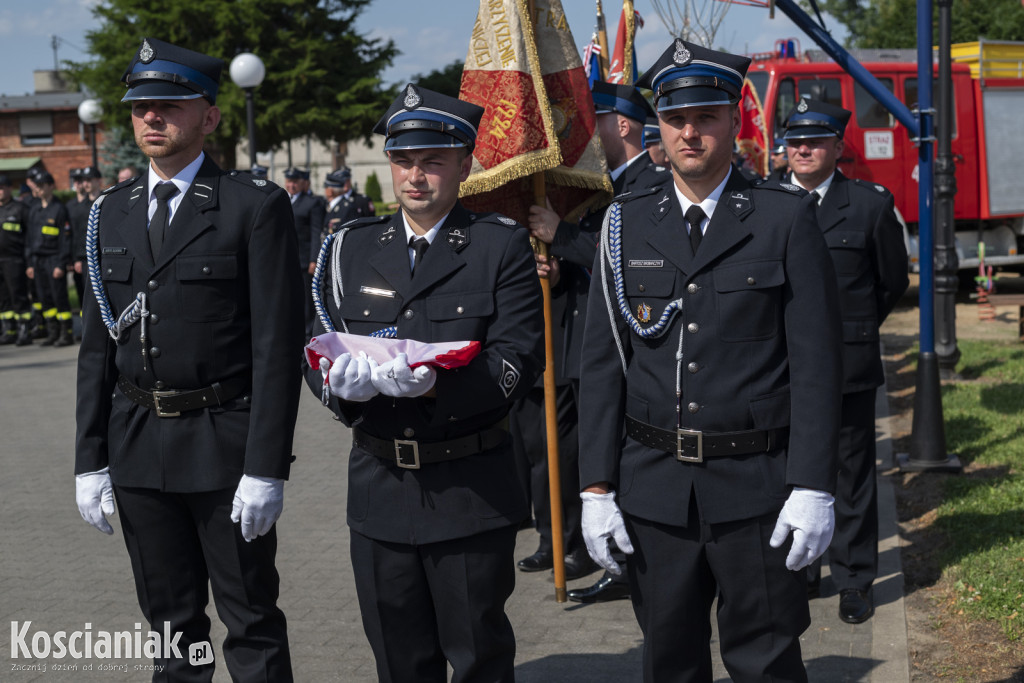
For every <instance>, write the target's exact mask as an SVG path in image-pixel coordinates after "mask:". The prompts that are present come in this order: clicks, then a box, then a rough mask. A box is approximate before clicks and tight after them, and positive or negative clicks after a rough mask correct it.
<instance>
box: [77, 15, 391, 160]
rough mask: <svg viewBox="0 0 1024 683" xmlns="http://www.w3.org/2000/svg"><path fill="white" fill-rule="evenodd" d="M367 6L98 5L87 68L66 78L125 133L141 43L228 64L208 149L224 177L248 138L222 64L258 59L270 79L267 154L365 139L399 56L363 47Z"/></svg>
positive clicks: (240, 98) (264, 127) (379, 43)
mask: <svg viewBox="0 0 1024 683" xmlns="http://www.w3.org/2000/svg"><path fill="white" fill-rule="evenodd" d="M369 3H370V0H318V1H310V0H234V1H233V2H205V1H204V0H177V1H176V2H173V3H153V2H151V1H150V0H102V1H101V2H100V3H99V4H97V5H96V7H94V8H93V14H94V15H95V16H96V17H97V18H98V19H99V20H100V22H101V24H100V27H99V28H98V29H96V30H94V31H90V32H88V33H87V34H86V40H87V41H88V43H89V49H88V52H89V54H90V55H92V56H93V59H91V60H89V61H85V62H78V63H71V64H70V69H69V70H70V72H71V75H72V78H73V79H74V80H75V81H76V82H77V83H79V84H80V85H82V86H84V87H85V88H86V89H87V90H89V91H90V92H92V93H95V95H96V97H98V98H99V99H100V100H102V101H103V104H104V112H105V114H104V120H105V122H106V124H107V127H108V129H109V128H113V127H115V126H117V125H121V126H124V125H125V123H126V121H127V118H128V106H127V105H126V104H121V103H120V99H121V97H122V96H123V95H124V86H123V85H122V84H121V83H120V79H121V75H122V74H123V73H124V70H125V68H126V67H127V66H128V64H129V62H130V61H131V59H132V57H133V55H134V54H135V53H136V52H137V51H138V49H139V46H140V45H141V44H142V39H143V38H144V37H147V36H152V37H154V38H159V39H161V40H165V41H167V42H170V43H173V44H175V45H181V46H183V47H188V48H189V49H192V50H197V51H199V52H203V53H205V54H208V55H211V56H215V57H220V58H221V59H223V60H224V62H225V69H224V72H223V74H222V75H221V80H220V92H219V94H218V96H217V105H218V106H219V107H220V109H221V112H222V114H223V116H222V119H221V123H220V126H219V127H218V128H217V131H216V132H215V133H214V134H213V135H212V136H210V138H209V140H208V146H209V147H210V149H211V151H212V152H214V153H215V154H216V153H218V152H219V153H220V156H221V159H222V160H223V163H224V164H225V165H227V166H228V167H231V166H234V165H235V159H234V148H235V142H236V141H237V140H238V139H240V138H243V137H244V136H245V135H246V123H245V94H244V92H243V91H242V89H241V88H239V87H237V86H236V85H235V84H234V83H232V82H231V78H230V77H229V75H228V70H227V68H226V67H227V64H230V62H231V59H232V58H233V57H234V56H235V55H237V54H238V53H240V52H253V53H255V54H257V55H258V56H259V57H260V59H262V60H263V63H264V64H265V65H266V68H267V76H266V78H265V79H264V81H263V83H262V85H260V86H259V87H258V88H256V90H255V93H254V94H255V98H256V131H257V144H258V145H259V148H260V149H271V148H274V147H277V146H279V145H281V144H283V143H284V142H285V141H286V140H291V139H294V138H299V137H304V136H306V135H312V136H313V137H315V138H317V139H318V140H321V141H328V140H332V139H333V140H347V139H354V138H367V137H368V136H369V135H370V130H371V128H372V127H373V124H374V123H376V121H377V119H378V118H379V116H380V113H381V111H383V110H385V109H386V108H387V106H388V104H390V102H391V100H392V99H393V97H394V92H393V91H392V90H390V89H387V88H385V87H383V86H382V83H381V78H380V74H381V73H382V71H383V70H384V69H385V68H386V67H387V66H389V65H390V63H391V61H392V59H393V58H394V56H395V54H397V50H396V48H395V46H394V43H393V41H391V40H387V41H384V40H380V39H371V40H368V39H366V38H364V37H363V36H361V35H360V34H359V33H357V31H356V27H355V22H356V19H357V17H358V16H359V14H360V12H361V11H362V10H363V9H364V8H365V7H366V6H367V5H368V4H369Z"/></svg>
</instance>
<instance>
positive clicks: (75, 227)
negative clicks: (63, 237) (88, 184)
mask: <svg viewBox="0 0 1024 683" xmlns="http://www.w3.org/2000/svg"><path fill="white" fill-rule="evenodd" d="M65 206H66V208H67V210H68V225H69V226H70V227H71V262H74V261H85V230H86V227H87V226H88V223H89V209H90V208H91V207H92V201H91V200H90V199H89V198H88V197H86V198H85V199H82V200H79V199H78V197H75V198H74V199H72V200H71V201H69V202H68V203H67V204H66V205H65Z"/></svg>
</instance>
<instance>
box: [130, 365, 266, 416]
mask: <svg viewBox="0 0 1024 683" xmlns="http://www.w3.org/2000/svg"><path fill="white" fill-rule="evenodd" d="M117 388H118V389H120V390H121V393H122V394H124V395H125V396H127V397H128V398H130V399H131V400H133V401H135V402H136V403H138V404H139V405H140V406H142V407H143V408H149V409H150V410H152V411H154V412H155V413H156V414H157V415H158V416H160V417H178V416H179V415H181V414H182V413H184V412H186V411H188V410H199V409H200V408H209V407H210V406H218V405H220V404H221V403H224V402H225V401H230V400H231V399H233V398H235V397H236V396H238V395H239V394H241V393H243V392H244V391H245V390H246V389H248V388H249V378H248V376H243V375H239V376H237V377H233V378H231V379H227V380H224V381H223V382H214V383H213V384H211V385H210V386H208V387H206V388H205V389H196V390H195V391H146V390H145V389H141V388H139V387H137V386H135V385H134V384H132V383H131V381H129V380H128V378H126V377H125V376H124V375H121V376H119V377H118V378H117Z"/></svg>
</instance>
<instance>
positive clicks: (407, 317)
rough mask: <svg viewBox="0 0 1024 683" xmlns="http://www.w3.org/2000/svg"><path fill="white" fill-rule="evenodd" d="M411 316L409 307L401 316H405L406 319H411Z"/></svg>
mask: <svg viewBox="0 0 1024 683" xmlns="http://www.w3.org/2000/svg"><path fill="white" fill-rule="evenodd" d="M412 316H413V313H412V310H411V309H406V311H405V313H403V314H402V317H403V318H405V319H406V320H412Z"/></svg>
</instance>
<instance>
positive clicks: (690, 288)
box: [686, 282, 700, 294]
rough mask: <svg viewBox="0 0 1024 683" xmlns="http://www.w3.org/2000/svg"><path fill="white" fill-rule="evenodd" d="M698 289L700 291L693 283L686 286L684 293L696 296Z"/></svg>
mask: <svg viewBox="0 0 1024 683" xmlns="http://www.w3.org/2000/svg"><path fill="white" fill-rule="evenodd" d="M698 289H700V287H698V286H697V283H695V282H691V283H690V284H688V285H687V286H686V291H687V292H689V293H690V294H696V293H697V290H698Z"/></svg>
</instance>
